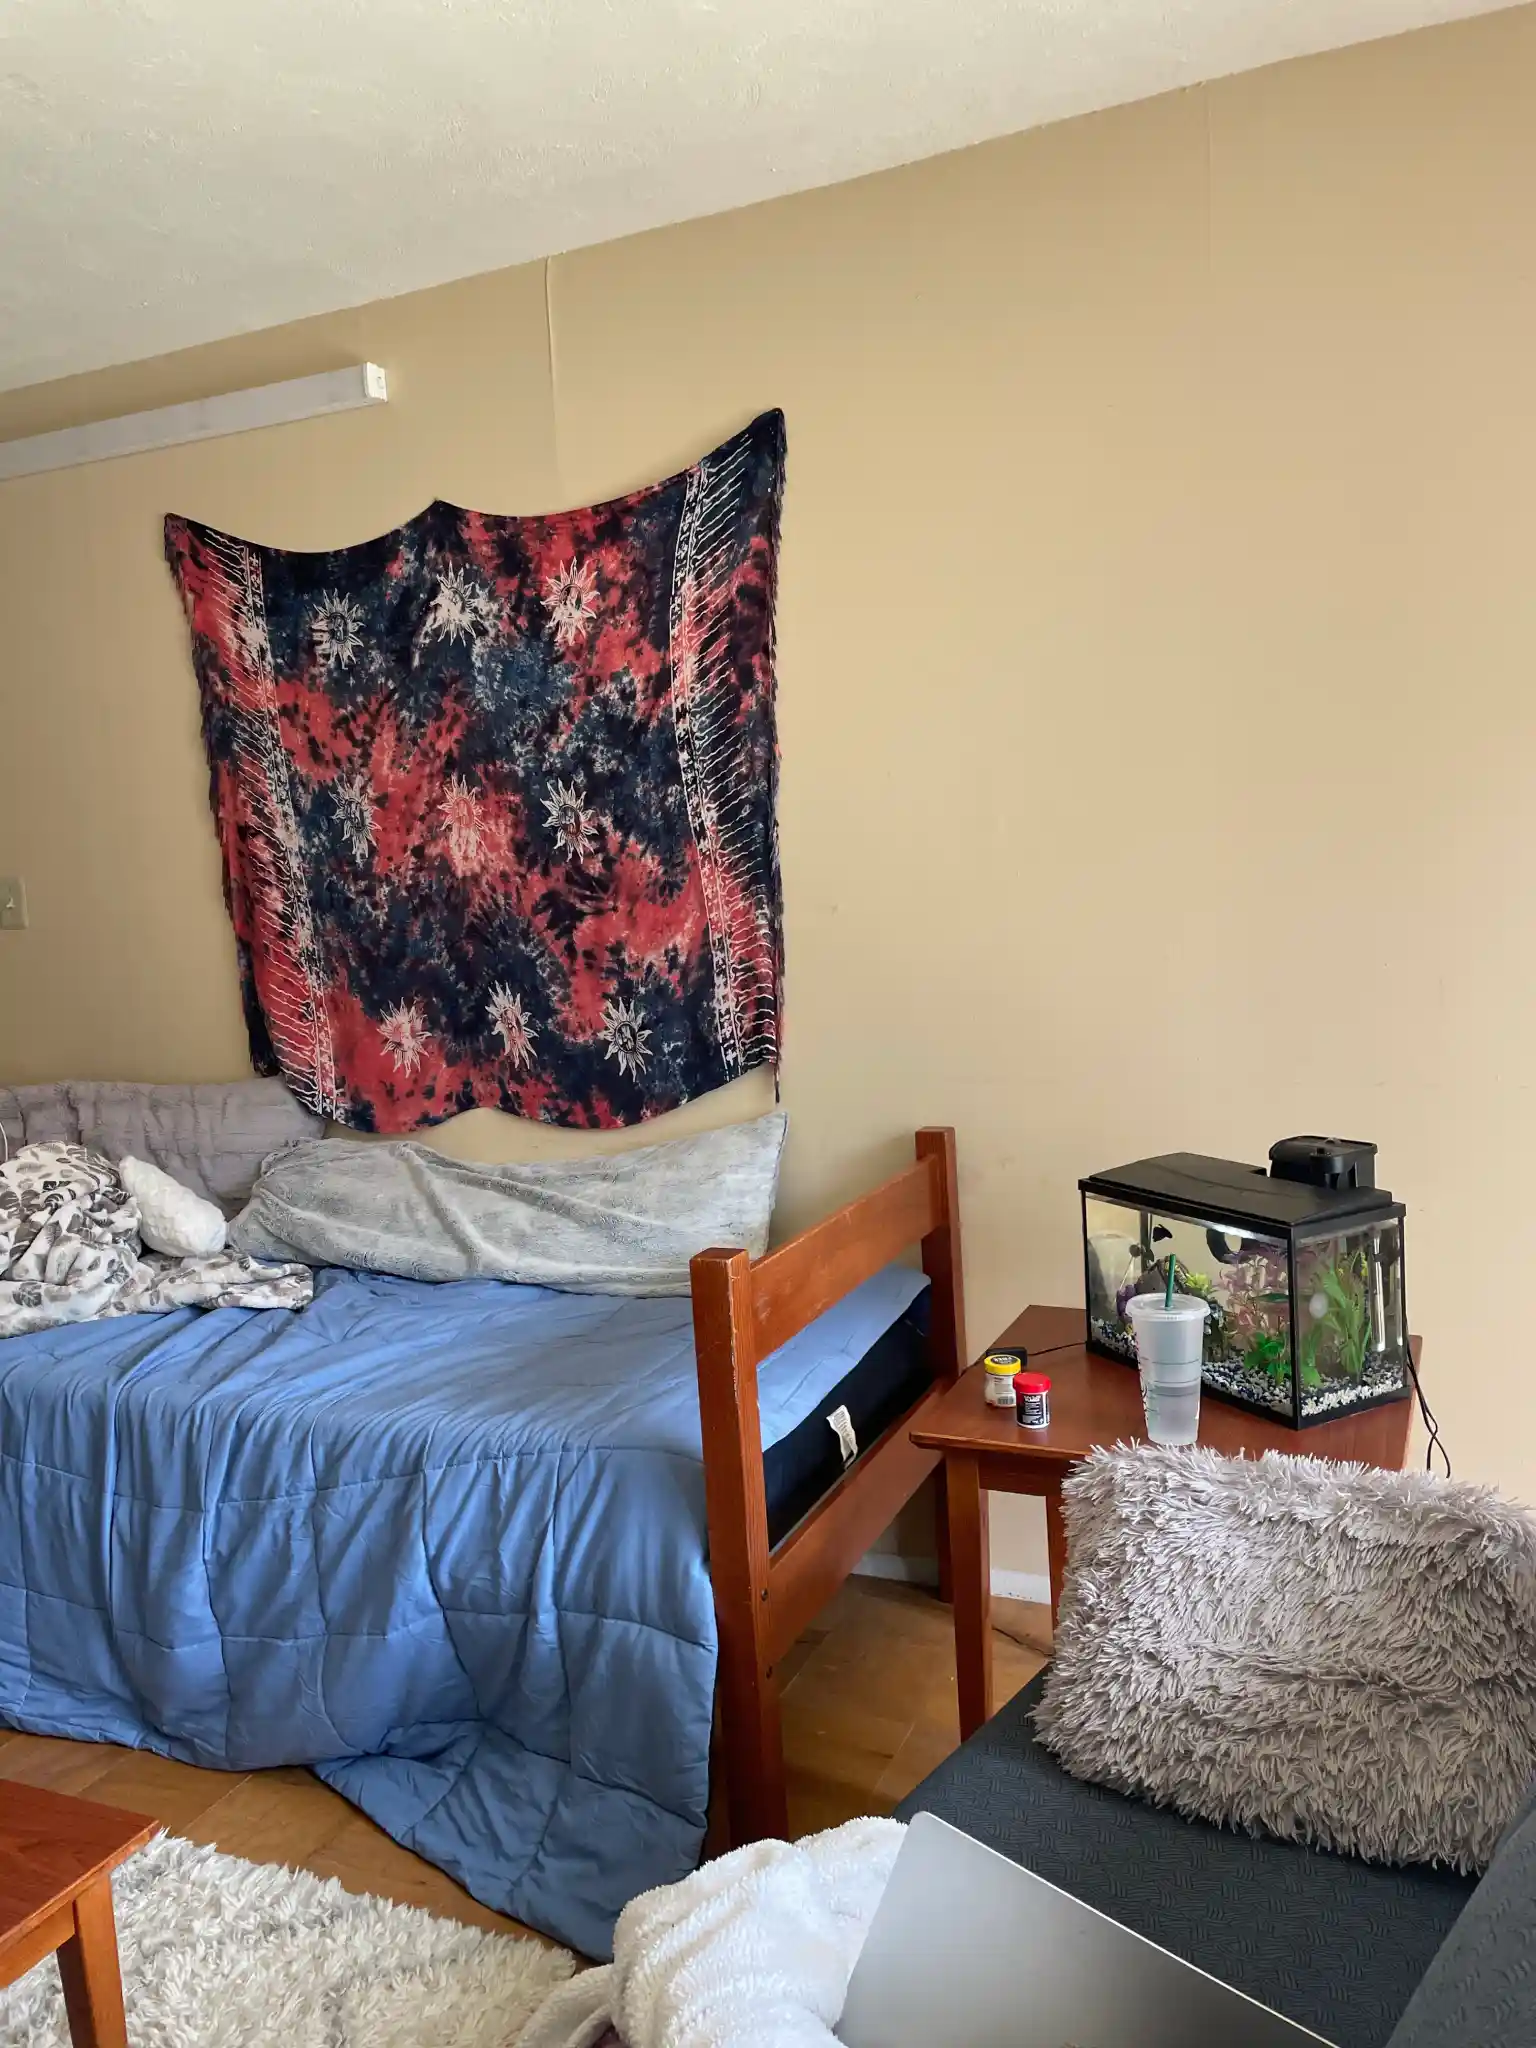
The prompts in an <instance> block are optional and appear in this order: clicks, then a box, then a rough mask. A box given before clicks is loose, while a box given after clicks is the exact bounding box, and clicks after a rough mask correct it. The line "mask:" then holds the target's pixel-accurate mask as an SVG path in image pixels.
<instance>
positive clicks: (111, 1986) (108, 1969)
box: [59, 1876, 128, 2048]
mask: <svg viewBox="0 0 1536 2048" xmlns="http://www.w3.org/2000/svg"><path fill="white" fill-rule="evenodd" d="M59 1975H60V1976H61V1977H62V1978H63V1980H64V2006H65V2010H66V2011H67V2012H68V2014H69V2038H70V2039H71V2041H73V2042H74V2044H75V2048H128V2023H127V2021H126V2019H125V2018H124V2017H123V1984H122V1978H121V1977H120V1975H119V1974H118V1966H117V1923H116V1922H115V1921H114V1919H113V1917H112V1880H111V1878H110V1877H107V1876H102V1877H99V1878H97V1880H96V1882H95V1883H94V1884H92V1885H88V1886H87V1887H86V1889H85V1890H84V1891H83V1892H81V1894H80V1896H79V1897H78V1898H77V1899H76V1900H75V1931H74V1933H73V1934H72V1935H71V1936H70V1938H69V1940H68V1941H66V1942H65V1943H64V1945H63V1946H62V1947H61V1948H60V1950H59Z"/></svg>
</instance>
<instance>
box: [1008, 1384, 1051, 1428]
mask: <svg viewBox="0 0 1536 2048" xmlns="http://www.w3.org/2000/svg"><path fill="white" fill-rule="evenodd" d="M1013 1398H1014V1401H1015V1403H1016V1405H1017V1407H1018V1411H1019V1427H1020V1429H1049V1428H1050V1426H1051V1383H1050V1381H1049V1380H1048V1379H1047V1378H1046V1376H1045V1374H1044V1373H1043V1372H1021V1373H1019V1374H1017V1375H1016V1376H1015V1379H1014V1382H1013Z"/></svg>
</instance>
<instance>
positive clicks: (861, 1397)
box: [763, 1290, 933, 1544]
mask: <svg viewBox="0 0 1536 2048" xmlns="http://www.w3.org/2000/svg"><path fill="white" fill-rule="evenodd" d="M928 1302H929V1297H928V1294H927V1292H926V1290H925V1291H924V1292H923V1293H922V1294H920V1295H919V1296H918V1298H917V1300H916V1301H914V1302H912V1303H910V1304H909V1306H908V1307H906V1308H905V1309H903V1311H902V1312H901V1314H900V1315H899V1316H898V1317H897V1319H896V1321H895V1322H894V1323H892V1324H891V1326H890V1328H889V1329H887V1330H884V1331H882V1332H881V1334H880V1335H879V1336H878V1337H877V1338H876V1339H875V1341H874V1343H873V1344H872V1345H871V1346H870V1347H869V1349H868V1350H867V1351H866V1352H865V1353H864V1354H863V1356H862V1357H861V1358H860V1359H859V1360H858V1361H857V1362H856V1363H855V1364H854V1365H853V1366H852V1367H851V1368H850V1369H849V1370H848V1371H847V1372H846V1373H844V1375H843V1377H842V1378H841V1379H840V1380H838V1381H837V1382H836V1384H835V1385H834V1386H833V1387H831V1388H830V1389H829V1390H828V1391H827V1392H826V1393H823V1394H820V1395H818V1396H817V1397H816V1398H815V1399H814V1400H813V1401H812V1403H811V1406H810V1407H809V1408H808V1409H807V1410H806V1412H805V1414H804V1415H803V1416H802V1417H801V1419H800V1421H799V1422H797V1423H796V1424H795V1426H794V1427H793V1428H792V1429H790V1430H788V1431H786V1433H785V1434H784V1435H783V1436H781V1437H780V1438H779V1439H778V1441H777V1442H776V1443H773V1444H770V1445H769V1446H768V1448H767V1449H766V1450H765V1451H764V1452H763V1484H764V1489H765V1491H766V1493H767V1495H768V1541H769V1543H770V1544H777V1543H782V1542H783V1540H784V1538H785V1537H786V1536H787V1535H788V1534H789V1532H790V1530H791V1529H793V1528H794V1526H795V1524H796V1523H797V1522H799V1521H801V1520H802V1519H803V1518H804V1517H805V1516H806V1515H808V1514H809V1513H810V1511H811V1509H812V1508H813V1507H814V1506H815V1505H816V1503H817V1501H819V1500H820V1499H821V1497H822V1495H823V1494H824V1493H825V1492H826V1491H827V1490H828V1488H829V1487H831V1486H834V1485H835V1484H836V1483H837V1481H838V1480H839V1479H841V1478H842V1476H843V1473H844V1472H845V1471H846V1470H847V1468H848V1467H849V1465H851V1464H852V1463H853V1462H854V1461H855V1459H856V1458H858V1457H859V1456H861V1455H862V1454H863V1453H864V1452H865V1451H867V1450H868V1449H869V1447H870V1445H871V1444H872V1443H874V1442H875V1441H876V1440H877V1439H878V1438H879V1437H880V1436H882V1435H883V1434H884V1432H885V1431H886V1430H887V1429H889V1427H890V1426H891V1424H892V1423H893V1422H895V1421H896V1419H897V1418H898V1416H901V1415H905V1414H906V1412H907V1410H908V1409H909V1408H910V1407H912V1405H913V1404H914V1402H916V1401H917V1400H918V1399H919V1398H920V1397H921V1395H922V1394H923V1393H924V1392H925V1391H926V1390H927V1388H928V1386H929V1384H930V1382H931V1381H932V1378H933V1367H932V1365H931V1364H930V1362H929V1358H928ZM803 1391H804V1390H803V1389H802V1394H803Z"/></svg>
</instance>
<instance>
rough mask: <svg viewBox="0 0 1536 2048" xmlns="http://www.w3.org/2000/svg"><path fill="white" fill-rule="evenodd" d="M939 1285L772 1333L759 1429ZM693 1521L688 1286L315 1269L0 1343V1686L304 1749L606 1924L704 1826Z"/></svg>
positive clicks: (371, 1803) (345, 1778)
mask: <svg viewBox="0 0 1536 2048" xmlns="http://www.w3.org/2000/svg"><path fill="white" fill-rule="evenodd" d="M923 1284H924V1283H923V1281H922V1278H921V1275H917V1274H913V1273H910V1272H908V1271H907V1270H905V1269H904V1268H895V1267H893V1268H889V1269H888V1270H887V1271H886V1272H884V1273H881V1274H877V1275H876V1276H875V1278H874V1279H873V1280H871V1281H869V1282H867V1283H866V1284H865V1286H864V1287H862V1288H860V1289H858V1290H857V1291H856V1292H855V1293H854V1294H853V1295H850V1296H849V1297H848V1299H847V1300H846V1301H844V1302H841V1303H839V1304H838V1306H837V1307H836V1308H835V1309H832V1310H830V1311H829V1312H828V1313H827V1315H825V1316H823V1317H822V1318H820V1319H819V1321H818V1322H817V1323H815V1324H813V1325H812V1326H811V1328H810V1329H809V1330H807V1331H804V1332H802V1333H801V1335H800V1336H799V1337H797V1338H796V1339H794V1340H793V1342H792V1343H790V1344H788V1345H786V1346H785V1347H784V1348H783V1350H782V1351H780V1352H778V1353H776V1354H775V1356H774V1358H773V1359H771V1360H768V1361H766V1362H765V1364H764V1366H763V1368H762V1372H761V1380H762V1409H763V1425H764V1429H763V1434H764V1444H765V1447H766V1446H767V1445H768V1444H771V1443H773V1442H774V1441H776V1440H777V1438H778V1437H779V1436H781V1435H783V1434H785V1433H786V1432H787V1431H788V1430H789V1429H790V1428H792V1427H793V1426H794V1424H795V1423H796V1422H797V1421H798V1420H799V1419H800V1418H801V1417H802V1416H804V1415H805V1414H807V1413H809V1412H810V1410H811V1409H812V1408H813V1407H814V1405H815V1403H816V1402H817V1401H818V1400H819V1399H820V1397H821V1395H822V1394H824V1393H825V1392H826V1391H827V1390H828V1389H830V1388H831V1387H832V1386H834V1385H835V1384H836V1382H837V1381H838V1380H839V1379H840V1378H841V1377H842V1375H843V1374H844V1373H845V1372H846V1371H847V1370H848V1369H849V1368H850V1366H851V1365H852V1364H853V1363H854V1362H855V1361H856V1360H857V1359H858V1358H859V1357H861V1356H862V1355H863V1353H864V1352H865V1351H866V1350H868V1348H869V1347H870V1345H871V1344H872V1343H873V1342H874V1341H875V1339H876V1338H877V1337H878V1336H879V1334H880V1333H881V1332H882V1331H883V1330H884V1329H886V1328H887V1327H888V1326H889V1325H890V1324H891V1323H892V1322H893V1321H894V1320H895V1319H896V1317H897V1316H899V1315H900V1313H901V1311H902V1309H903V1308H904V1307H906V1305H907V1304H908V1303H909V1302H910V1301H911V1300H912V1299H913V1298H914V1297H915V1295H916V1294H917V1292H918V1290H919V1289H920V1287H921V1286H922V1285H923ZM705 1552H706V1543H705V1518H704V1480H703V1470H702V1465H701V1459H700V1437H699V1412H698V1398H697V1393H696V1388H695V1381H694V1371H693V1346H692V1336H691V1325H690V1310H689V1304H688V1302H687V1301H686V1300H651V1301H644V1300H641V1301H636V1300H620V1299H618V1298H616V1297H612V1296H602V1295H579V1294H556V1293H552V1292H550V1291H548V1290H546V1289H543V1288H534V1287H515V1286H508V1285H505V1284H502V1283H500V1282H496V1281H462V1282H455V1283H453V1284H451V1285H447V1286H430V1285H426V1284H423V1283H420V1282H414V1281H407V1280H398V1279H390V1278H385V1277H381V1276H378V1275H373V1274H362V1273H342V1272H322V1273H321V1274H319V1275H318V1276H317V1286H316V1292H315V1299H314V1301H313V1303H312V1304H311V1305H310V1307H309V1308H307V1309H305V1310H303V1311H302V1312H301V1313H299V1314H297V1315H295V1314H290V1313H287V1312H284V1311H281V1310H242V1309H218V1310H215V1311H213V1312H211V1313H207V1314H197V1313H195V1312H191V1311H182V1312H178V1313H175V1314H171V1315H167V1316H154V1317H150V1316H133V1317H125V1318H123V1319H121V1320H117V1321H108V1322H98V1323H87V1324H83V1325H79V1326H76V1327H73V1328H68V1329H60V1330H48V1331H40V1332H38V1333H36V1334H34V1335H29V1336H25V1337H13V1338H11V1339H9V1340H6V1341H4V1342H0V1721H3V1722H5V1723H8V1724H9V1725H10V1726H12V1727H16V1728H24V1729H30V1730H34V1731H38V1732H42V1733H46V1734H50V1735H69V1736H77V1737H83V1738H85V1739H87V1740H104V1741H110V1742H122V1743H129V1744H133V1745H135V1746H138V1747H143V1748H148V1749H154V1750H158V1751H160V1752H161V1753H163V1754H164V1755H167V1756H172V1757H178V1758H181V1759H183V1760H185V1761H186V1762H188V1763H195V1764H204V1765H212V1766H216V1767H224V1768H228V1769H231V1770H254V1769H260V1768H261V1767H263V1766H265V1765H271V1764H310V1765H312V1766H313V1767H314V1768H315V1770H316V1771H317V1772H318V1773H319V1775H320V1776H321V1777H322V1778H324V1779H325V1780H326V1781H327V1782H328V1783H330V1784H332V1785H334V1786H335V1787H336V1788H337V1790H338V1791H340V1792H343V1793H345V1795H346V1796H347V1798H349V1799H351V1800H353V1801H354V1802H355V1803H356V1804H357V1805H358V1806H360V1807H361V1808H363V1810H364V1811H365V1812H367V1813H369V1814H371V1815H372V1816H373V1818H374V1819H375V1820H376V1821H378V1822H379V1824H380V1825H381V1826H382V1827H384V1828H386V1829H387V1830H388V1831H389V1833H390V1834H391V1835H393V1836H394V1837H395V1839H396V1840H397V1841H400V1842H403V1843H405V1844H406V1845H407V1847H409V1848H412V1849H415V1850H417V1851H419V1852H420V1853H421V1854H422V1855H424V1856H426V1857H429V1858H430V1859H431V1861H432V1862H434V1863H437V1864H440V1865H441V1866H442V1867H443V1868H444V1869H445V1870H448V1871H451V1872H452V1874H453V1875H454V1876H455V1877H457V1878H458V1879H459V1880H460V1881H461V1883H463V1884H465V1885H466V1886H467V1887H468V1888H469V1890H470V1891H472V1892H473V1893H474V1894H475V1896H476V1897H477V1898H480V1899H483V1900H484V1901H485V1902H486V1903H487V1904H488V1905H491V1906H495V1907H498V1908H500V1909H501V1910H502V1911H504V1912H507V1913H510V1914H512V1915H514V1916H515V1917H516V1918H517V1919H519V1920H523V1921H527V1922H528V1923H530V1924H531V1925H533V1926H535V1927H540V1928H544V1929H546V1930H547V1931H548V1932H549V1933H551V1934H554V1935H556V1936H557V1937H558V1938H559V1939H561V1940H563V1941H567V1942H570V1943H572V1944H573V1945H574V1946H575V1947H577V1948H579V1949H581V1950H583V1951H585V1952H586V1953H587V1954H588V1955H593V1956H602V1955H606V1954H607V1953H608V1952H609V1948H610V1943H611V1938H612V1928H613V1921H614V1917H615V1915H616V1914H617V1913H618V1911H619V1908H620V1907H621V1906H623V1905H624V1904H625V1902H626V1901H627V1900H628V1899H629V1898H630V1897H632V1896H633V1894H634V1893H636V1892H637V1891H640V1890H643V1889H644V1888H645V1887H647V1886H650V1885H655V1884H662V1883H666V1882H668V1881H670V1880H672V1879H675V1878H677V1877H679V1876H681V1875H683V1874H684V1873H685V1872H686V1871H688V1870H689V1869H691V1868H692V1866H693V1864H694V1863H695V1861H696V1860H697V1856H698V1851H699V1847H700V1843H701V1840H702V1836H703V1828H704V1819H705V1807H706V1802H707V1799H708V1791H709V1782H708V1780H709V1769H708V1758H709V1734H710V1721H711V1713H712V1706H713V1695H714V1680H715V1620H714V1606H713V1599H712V1595H711V1591H710V1584H709V1575H708V1565H707V1559H706V1554H705Z"/></svg>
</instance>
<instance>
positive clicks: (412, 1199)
mask: <svg viewBox="0 0 1536 2048" xmlns="http://www.w3.org/2000/svg"><path fill="white" fill-rule="evenodd" d="M784 1127H785V1119H784V1117H783V1116H781V1115H771V1116H764V1117H759V1118H757V1120H756V1121H755V1122H753V1123H748V1124H733V1125H731V1126H729V1127H728V1128H727V1129H724V1130H718V1131H703V1132H700V1133H699V1134H698V1135H697V1136H695V1137H691V1138H675V1139H673V1140H671V1141H670V1142H669V1143H667V1144H661V1145H643V1146H639V1147H637V1148H635V1149H634V1150H632V1151H628V1152H618V1153H610V1154H609V1155H608V1156H607V1157H605V1158H602V1159H582V1160H559V1161H549V1160H545V1161H541V1162H539V1163H538V1164H537V1165H519V1166H478V1165H473V1164H471V1163H470V1162H469V1161H468V1160H464V1159H447V1158H444V1157H443V1155H442V1154H441V1153H438V1152H433V1151H429V1150H428V1149H427V1147H426V1146H424V1145H417V1144H414V1143H412V1142H411V1141H410V1140H408V1139H403V1140H399V1141H397V1142H395V1143H392V1144H387V1145H366V1144H359V1143H358V1142H357V1140H356V1139H354V1138H327V1139H323V1140H321V1141H320V1142H318V1143H313V1144H307V1145H297V1146H295V1147H294V1148H293V1149H292V1150H291V1151H288V1152H285V1153H283V1154H282V1155H281V1156H280V1157H279V1158H276V1159H272V1160H269V1161H268V1162H267V1165H266V1166H265V1167H264V1168H263V1170H262V1174H261V1178H260V1179H259V1180H258V1181H257V1183H256V1187H255V1190H254V1192H253V1193H252V1196H251V1199H250V1203H249V1205H248V1206H247V1207H246V1208H245V1209H244V1210H242V1211H241V1213H240V1215H239V1216H237V1217H236V1218H235V1220H234V1222H233V1223H232V1224H231V1226H230V1241H231V1243H233V1244H237V1245H239V1247H240V1248H241V1250H242V1251H248V1252H255V1253H257V1254H258V1255H259V1256H261V1257H263V1258H272V1259H304V1260H307V1261H309V1262H310V1263H311V1264H312V1265H317V1266H350V1267H352V1268H353V1269H354V1270H357V1271H361V1272H367V1273H398V1274H399V1275H401V1277H402V1278H404V1279H407V1280H470V1279H480V1280H517V1281H522V1282H524V1283H525V1284H527V1285H529V1286H533V1287H558V1288H565V1289H575V1290H576V1291H577V1292H580V1293H587V1294H627V1295H662V1294H686V1293H687V1292H688V1261H689V1260H690V1259H691V1258H692V1257H693V1255H694V1253H695V1252H699V1251H703V1250H704V1249H705V1248H706V1247H707V1246H709V1245H725V1246H728V1247H732V1248H734V1247H737V1246H740V1247H743V1248H745V1249H746V1250H747V1251H749V1252H751V1253H752V1254H753V1255H754V1256H757V1255H759V1254H761V1253H762V1252H764V1251H766V1250H767V1247H768V1224H769V1219H770V1217H771V1215H772V1212H773V1196H774V1189H775V1186H776V1184H777V1180H778V1168H779V1152H780V1150H781V1148H782V1146H783V1142H784Z"/></svg>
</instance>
